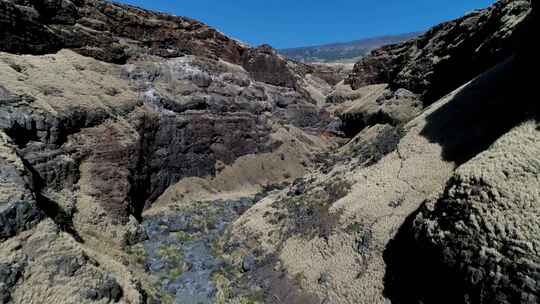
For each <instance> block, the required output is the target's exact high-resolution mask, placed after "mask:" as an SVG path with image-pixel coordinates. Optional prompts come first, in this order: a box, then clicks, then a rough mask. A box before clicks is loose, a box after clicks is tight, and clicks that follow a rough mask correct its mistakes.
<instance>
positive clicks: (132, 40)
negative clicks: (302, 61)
mask: <svg viewBox="0 0 540 304" xmlns="http://www.w3.org/2000/svg"><path fill="white" fill-rule="evenodd" d="M0 41H2V45H1V46H0V51H4V52H10V53H17V54H34V55H42V54H50V53H55V52H57V51H59V50H61V49H71V50H73V51H75V52H77V53H79V54H81V55H84V56H89V57H93V58H95V59H98V60H102V61H106V62H112V63H126V62H127V61H128V60H129V59H132V58H135V57H137V56H141V55H154V56H159V57H162V58H175V57H180V56H184V55H194V56H200V57H207V58H213V59H223V60H225V61H227V62H230V63H233V64H240V65H243V66H244V68H245V69H246V70H247V71H249V72H250V74H251V75H252V77H253V78H254V79H255V80H258V81H261V82H267V83H270V84H273V85H277V86H286V87H297V86H299V85H298V84H297V82H296V78H295V77H294V75H293V74H292V71H291V70H289V69H287V65H286V60H284V59H283V58H282V57H281V56H279V55H278V54H277V52H276V51H275V50H274V49H272V48H271V47H269V46H267V45H263V46H261V47H258V48H250V47H248V46H245V45H243V44H241V43H240V42H238V41H236V40H233V39H230V38H229V37H227V36H225V35H224V34H222V33H220V32H218V31H217V30H215V29H213V28H211V27H209V26H207V25H206V24H203V23H201V22H199V21H196V20H193V19H190V18H187V17H179V16H172V15H168V14H163V13H157V12H151V11H147V10H144V9H140V8H137V7H134V6H130V5H124V4H119V3H114V2H109V1H103V0H52V1H49V0H39V1H27V0H2V1H0Z"/></svg>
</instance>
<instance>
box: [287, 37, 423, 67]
mask: <svg viewBox="0 0 540 304" xmlns="http://www.w3.org/2000/svg"><path fill="white" fill-rule="evenodd" d="M420 34H421V33H407V34H400V35H389V36H380V37H373V38H366V39H360V40H355V41H351V42H342V43H332V44H325V45H317V46H309V47H298V48H289V49H281V50H279V53H280V54H282V55H284V56H287V57H289V58H291V59H294V60H297V61H300V62H305V63H314V62H341V63H349V62H355V61H357V60H358V58H360V57H363V56H365V55H367V54H369V52H371V51H372V50H374V49H377V48H380V47H382V46H384V45H388V44H395V43H399V42H402V41H405V40H409V39H412V38H415V37H417V36H418V35H420Z"/></svg>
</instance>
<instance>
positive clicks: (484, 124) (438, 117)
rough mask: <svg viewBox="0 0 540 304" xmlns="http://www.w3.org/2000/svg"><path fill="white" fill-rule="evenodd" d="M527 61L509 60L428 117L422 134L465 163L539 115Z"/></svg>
mask: <svg viewBox="0 0 540 304" xmlns="http://www.w3.org/2000/svg"><path fill="white" fill-rule="evenodd" d="M523 63H524V61H520V60H518V59H516V58H515V57H511V58H509V59H507V60H506V61H505V62H503V63H501V64H499V65H498V66H496V67H494V68H493V69H491V70H490V71H488V72H486V73H485V74H483V75H481V76H479V77H478V78H476V79H475V80H473V81H472V82H471V83H470V84H468V85H467V86H466V87H464V88H463V89H462V90H461V91H460V92H458V93H457V94H456V95H455V96H454V97H453V98H452V100H450V101H449V102H448V103H446V104H445V105H444V106H442V107H441V108H439V109H437V110H436V111H435V112H433V113H431V114H430V115H429V116H428V117H427V125H426V127H425V128H424V129H423V130H422V132H421V135H422V136H425V137H426V138H427V139H429V141H431V142H435V143H438V144H440V145H441V146H442V148H443V152H442V156H443V158H444V160H446V161H451V162H454V163H456V164H457V165H461V164H463V163H465V162H467V161H468V160H470V159H471V158H473V157H474V156H476V155H477V154H479V153H480V152H482V151H484V150H486V149H487V148H488V147H489V146H490V145H491V144H492V143H493V142H495V141H496V140H497V139H498V138H499V137H501V136H502V135H503V134H505V133H507V132H508V131H509V130H511V129H512V128H513V127H515V126H517V125H519V124H520V123H522V122H524V121H526V120H529V119H531V118H534V117H536V118H538V113H539V111H538V103H537V102H535V101H534V99H533V98H532V96H533V94H532V92H531V91H532V88H533V84H532V83H531V82H532V80H531V79H528V78H530V77H529V76H528V74H527V73H525V72H524V70H525V69H524V67H525V66H524V64H523Z"/></svg>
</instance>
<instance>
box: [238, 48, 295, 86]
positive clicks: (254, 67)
mask: <svg viewBox="0 0 540 304" xmlns="http://www.w3.org/2000/svg"><path fill="white" fill-rule="evenodd" d="M242 66H244V68H245V69H246V70H247V71H248V72H249V73H250V74H251V76H252V77H253V78H254V79H256V80H259V81H262V82H266V83H269V84H273V85H276V86H281V87H289V88H294V87H295V85H296V81H295V78H294V75H293V73H292V72H291V70H289V68H288V67H287V63H286V61H285V60H283V59H281V58H280V57H279V56H278V54H277V51H276V50H274V49H273V48H272V47H271V46H269V45H261V46H259V47H258V48H256V49H249V50H247V51H246V52H245V53H244V55H243V56H242Z"/></svg>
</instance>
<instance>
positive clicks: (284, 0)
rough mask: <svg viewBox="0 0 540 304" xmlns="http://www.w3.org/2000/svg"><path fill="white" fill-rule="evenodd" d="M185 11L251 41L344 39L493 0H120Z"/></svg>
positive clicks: (430, 21) (419, 23) (418, 25)
mask: <svg viewBox="0 0 540 304" xmlns="http://www.w3.org/2000/svg"><path fill="white" fill-rule="evenodd" d="M118 2H124V3H129V4H132V5H136V6H139V7H144V8H147V9H152V10H158V11H162V12H168V13H172V14H175V15H179V16H188V17H191V18H194V19H197V20H200V21H202V22H204V23H206V24H209V25H211V26H212V27H214V28H217V29H218V30H220V31H222V32H224V33H225V34H227V35H228V36H230V37H234V38H236V39H239V40H241V41H244V42H246V43H249V44H251V45H259V44H262V43H269V44H271V45H272V46H274V47H276V48H287V47H296V46H309V45H318V44H324V43H332V42H346V41H351V40H356V39H359V38H366V37H373V36H379V35H386V34H398V33H407V32H416V31H422V30H426V29H428V28H429V27H431V26H433V25H435V24H438V23H440V22H442V21H445V20H450V19H453V18H456V17H459V16H462V15H463V14H464V13H466V12H469V11H471V10H473V9H476V8H483V7H487V6H488V5H490V4H491V3H493V2H495V1H494V0H258V1H257V0H187V1H186V0H182V1H180V0H120V1H118Z"/></svg>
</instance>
